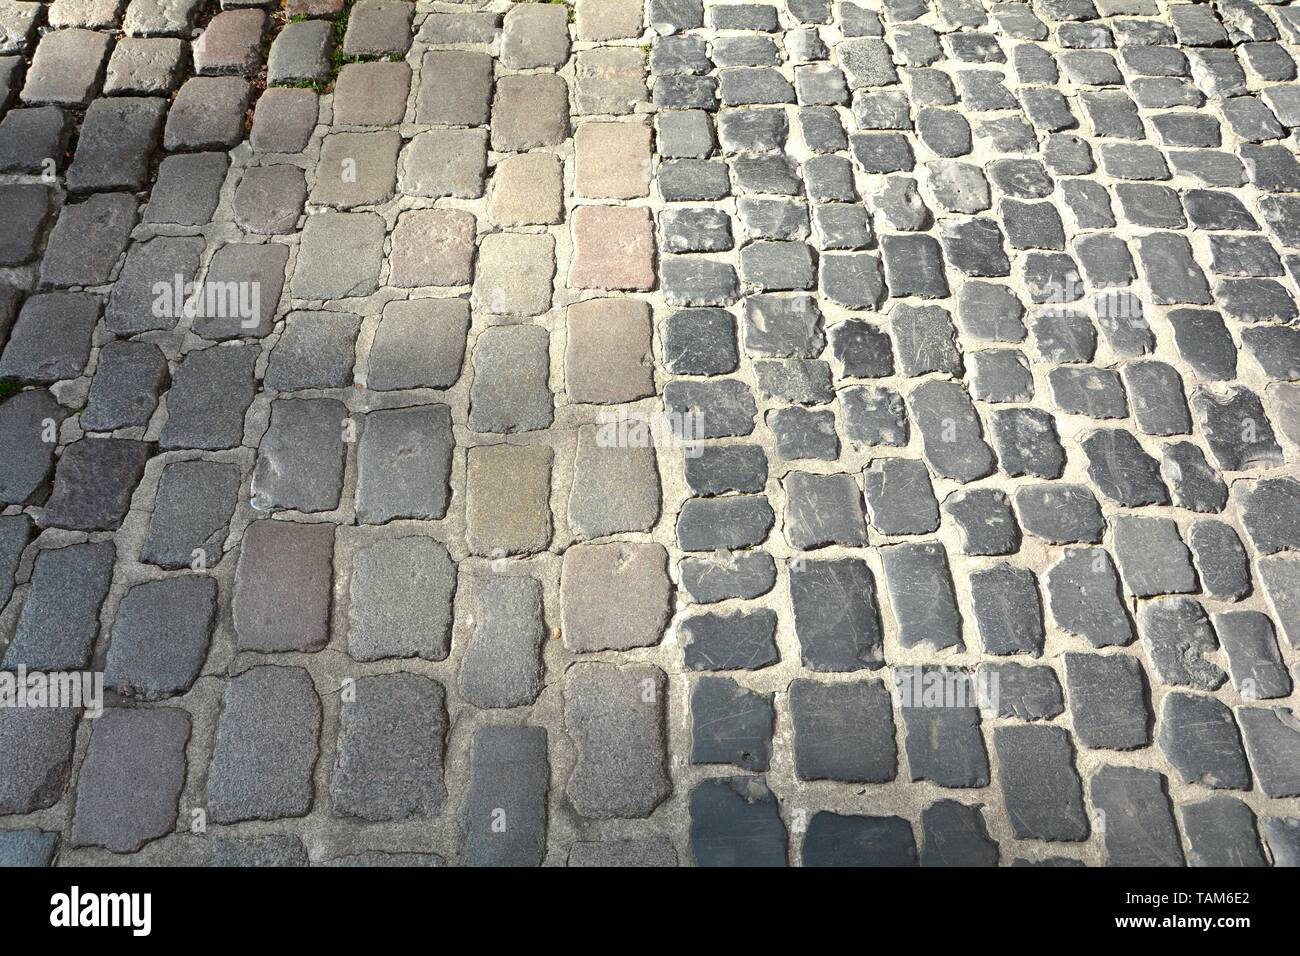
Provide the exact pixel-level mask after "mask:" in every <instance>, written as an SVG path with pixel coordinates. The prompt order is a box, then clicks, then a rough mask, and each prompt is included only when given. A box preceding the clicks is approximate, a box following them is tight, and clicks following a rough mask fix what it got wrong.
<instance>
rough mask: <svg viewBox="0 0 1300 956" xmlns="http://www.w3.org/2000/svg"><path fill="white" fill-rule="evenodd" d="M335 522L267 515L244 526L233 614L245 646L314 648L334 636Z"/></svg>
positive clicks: (258, 648)
mask: <svg viewBox="0 0 1300 956" xmlns="http://www.w3.org/2000/svg"><path fill="white" fill-rule="evenodd" d="M333 564H334V526H333V525H331V524H298V523H295V522H290V521H273V520H271V519H263V520H261V521H255V522H253V523H252V524H251V525H249V526H248V528H247V529H246V530H245V531H244V538H243V541H242V542H241V544H240V552H239V565H238V567H237V568H236V572H235V591H234V597H233V598H232V603H231V617H232V621H233V624H234V628H235V636H236V644H237V646H238V647H239V648H240V649H242V650H255V651H268V652H269V651H314V650H319V649H320V648H321V647H323V646H324V645H325V643H326V641H327V640H328V639H329V620H330V603H331V593H332V591H333V587H332V579H333Z"/></svg>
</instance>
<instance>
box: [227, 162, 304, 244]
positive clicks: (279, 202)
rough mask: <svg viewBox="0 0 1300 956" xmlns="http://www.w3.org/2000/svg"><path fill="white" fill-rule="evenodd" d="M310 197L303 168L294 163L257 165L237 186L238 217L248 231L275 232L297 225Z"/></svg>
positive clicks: (293, 227) (285, 230)
mask: <svg viewBox="0 0 1300 956" xmlns="http://www.w3.org/2000/svg"><path fill="white" fill-rule="evenodd" d="M306 199H307V183H306V181H305V180H304V178H303V173H302V170H300V169H298V168H296V167H294V166H255V167H253V168H252V169H250V170H248V172H246V173H245V174H244V178H243V179H241V180H240V181H239V186H238V188H237V189H236V190H235V197H234V203H235V221H236V222H237V223H239V225H240V227H241V228H243V229H244V231H245V232H251V233H254V234H256V235H262V236H274V235H284V234H287V233H292V232H294V231H295V230H296V229H297V226H298V217H299V216H301V215H302V207H303V203H304V202H305V201H306Z"/></svg>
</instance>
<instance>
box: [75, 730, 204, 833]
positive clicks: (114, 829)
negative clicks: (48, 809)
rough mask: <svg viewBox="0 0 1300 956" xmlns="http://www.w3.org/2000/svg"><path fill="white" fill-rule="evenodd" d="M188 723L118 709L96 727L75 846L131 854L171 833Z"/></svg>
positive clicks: (82, 779)
mask: <svg viewBox="0 0 1300 956" xmlns="http://www.w3.org/2000/svg"><path fill="white" fill-rule="evenodd" d="M190 730H191V725H190V715H189V714H187V713H186V712H185V711H183V710H179V709H177V708H174V707H160V708H156V709H153V710H128V709H126V708H113V709H111V710H108V711H106V712H105V713H104V714H103V715H102V716H101V717H100V718H98V719H97V720H96V721H95V723H94V728H93V730H92V731H91V735H90V747H89V749H88V750H87V752H86V759H85V761H84V762H83V763H82V765H81V771H80V774H79V776H78V783H77V796H76V809H75V811H74V812H73V816H72V829H71V834H70V836H71V841H72V843H73V844H74V845H77V846H102V847H105V848H106V849H108V850H111V851H112V852H114V853H130V852H133V851H135V850H138V849H140V847H141V846H143V845H144V844H145V843H148V842H149V841H151V840H155V839H157V838H158V837H161V836H163V835H164V834H166V833H168V832H170V831H171V830H172V828H173V827H174V826H175V824H176V818H177V816H178V814H179V810H180V807H179V803H180V794H181V788H182V786H183V784H184V780H185V744H186V742H187V741H188V740H189V737H190Z"/></svg>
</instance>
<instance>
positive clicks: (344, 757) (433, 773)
mask: <svg viewBox="0 0 1300 956" xmlns="http://www.w3.org/2000/svg"><path fill="white" fill-rule="evenodd" d="M349 691H350V693H345V695H344V698H343V703H342V705H341V707H340V710H339V739H338V751H337V753H336V755H335V759H334V768H333V771H332V772H331V774H330V805H331V806H332V807H333V809H334V811H335V812H336V813H339V814H342V815H344V816H348V817H355V818H358V819H361V820H371V821H378V820H405V819H407V818H409V817H412V816H421V817H423V816H432V815H434V814H437V813H438V812H439V811H440V810H441V809H442V805H443V802H444V801H445V800H446V798H447V791H446V787H445V785H444V784H443V780H442V752H443V740H444V738H445V737H446V734H447V714H446V706H445V703H444V701H445V697H446V695H445V692H444V691H443V688H442V685H441V684H439V683H437V682H436V681H433V680H430V679H429V678H427V677H422V676H420V675H418V674H402V673H395V674H372V675H368V676H364V677H359V678H357V679H356V680H355V681H354V682H353V683H352V684H351V685H350V686H349Z"/></svg>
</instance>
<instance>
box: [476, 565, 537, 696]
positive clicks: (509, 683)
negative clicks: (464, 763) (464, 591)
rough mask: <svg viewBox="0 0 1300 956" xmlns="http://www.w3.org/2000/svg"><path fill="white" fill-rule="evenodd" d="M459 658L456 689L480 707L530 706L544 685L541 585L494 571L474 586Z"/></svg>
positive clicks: (530, 580) (528, 579)
mask: <svg viewBox="0 0 1300 956" xmlns="http://www.w3.org/2000/svg"><path fill="white" fill-rule="evenodd" d="M478 587H480V592H478V594H477V598H476V601H477V602H476V605H474V610H473V613H472V617H471V618H469V620H468V624H469V627H471V628H472V636H471V639H469V644H468V646H467V648H465V656H464V658H463V659H461V662H460V678H459V679H460V691H461V693H464V695H465V697H467V698H468V700H469V701H471V702H472V704H473V705H474V706H478V708H517V706H523V705H526V704H532V702H533V701H534V700H537V695H538V693H541V689H542V661H541V652H542V644H543V641H545V640H546V632H545V627H543V623H542V589H541V585H539V584H538V583H537V581H536V580H534V579H532V578H521V576H504V575H494V576H493V578H491V579H489V580H484V581H481V583H480V584H478Z"/></svg>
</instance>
